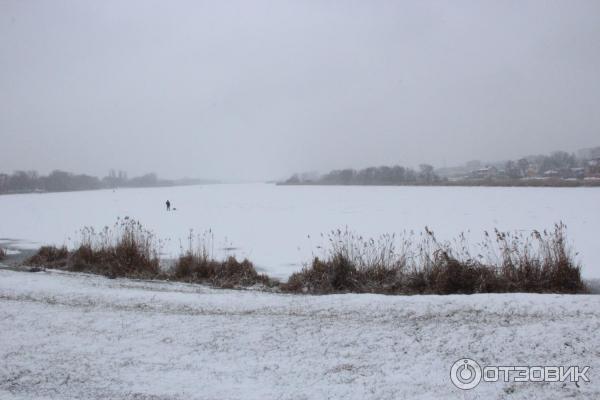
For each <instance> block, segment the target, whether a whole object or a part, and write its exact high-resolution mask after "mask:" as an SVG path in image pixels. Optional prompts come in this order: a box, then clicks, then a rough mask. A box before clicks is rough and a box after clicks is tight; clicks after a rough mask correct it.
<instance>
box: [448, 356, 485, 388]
mask: <svg viewBox="0 0 600 400" xmlns="http://www.w3.org/2000/svg"><path fill="white" fill-rule="evenodd" d="M450 380H451V381H452V383H453V384H454V386H456V387H457V388H459V389H463V390H468V389H473V388H474V387H475V386H477V385H478V384H479V382H480V381H481V367H480V366H479V364H477V362H475V360H471V359H470V358H461V359H460V360H458V361H456V362H455V363H454V364H452V368H451V369H450Z"/></svg>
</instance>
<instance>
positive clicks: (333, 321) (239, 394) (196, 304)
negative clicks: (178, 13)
mask: <svg viewBox="0 0 600 400" xmlns="http://www.w3.org/2000/svg"><path fill="white" fill-rule="evenodd" d="M0 321H1V327H2V328H1V329H0V360H1V362H0V398H2V399H7V400H9V399H75V398H77V399H86V400H87V399H108V398H111V399H113V398H114V399H116V398H119V399H122V398H123V399H154V400H159V399H260V400H263V399H318V400H320V399H327V398H335V399H357V400H366V399H453V398H456V399H475V398H481V399H500V398H510V399H525V398H526V399H534V398H546V399H549V398H588V399H598V398H600V375H598V371H600V336H599V335H598V331H599V330H600V296H584V295H579V296H573V295H535V294H508V295H503V294H494V295H472V296H460V295H455V296H412V297H410V296H381V295H357V294H348V295H330V296H298V295H282V294H274V293H264V292H254V291H231V290H213V289H209V288H206V287H203V286H193V285H186V284H178V283H177V284H176V283H168V282H143V281H132V280H127V279H116V280H110V279H107V278H104V277H100V276H92V275H85V274H71V273H65V272H53V271H49V272H40V273H29V272H15V271H9V270H0ZM462 357H470V358H472V359H474V360H476V361H478V362H479V363H480V364H482V365H556V366H570V365H577V366H591V371H590V373H589V374H588V377H589V379H590V382H589V383H584V382H581V383H579V384H578V386H577V385H575V384H574V383H566V384H562V383H486V382H482V383H480V384H479V386H477V387H476V388H475V389H473V390H470V391H461V390H459V389H457V388H455V387H454V386H453V385H452V384H451V382H450V379H449V372H450V367H451V365H452V363H453V362H454V361H456V360H457V359H460V358H462Z"/></svg>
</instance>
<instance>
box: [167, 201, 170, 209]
mask: <svg viewBox="0 0 600 400" xmlns="http://www.w3.org/2000/svg"><path fill="white" fill-rule="evenodd" d="M167 211H171V202H170V201H169V200H167Z"/></svg>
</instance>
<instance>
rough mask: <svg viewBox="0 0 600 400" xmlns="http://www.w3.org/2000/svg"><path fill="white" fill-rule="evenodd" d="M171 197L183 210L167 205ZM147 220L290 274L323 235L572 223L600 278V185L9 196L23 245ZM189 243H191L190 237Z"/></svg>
mask: <svg viewBox="0 0 600 400" xmlns="http://www.w3.org/2000/svg"><path fill="white" fill-rule="evenodd" d="M167 199H169V200H170V201H171V203H172V207H175V208H177V210H176V211H172V212H166V210H165V204H164V203H165V201H166V200H167ZM124 216H130V217H134V218H136V219H139V220H140V221H141V222H142V223H143V224H144V225H145V226H146V227H148V228H150V229H152V230H153V231H155V232H156V234H157V235H158V236H159V237H161V238H163V239H169V240H168V242H167V243H166V245H165V247H164V252H165V255H166V256H175V255H177V254H178V253H179V249H180V244H181V242H182V241H183V242H185V238H186V236H187V234H188V231H189V229H191V228H193V229H194V230H195V231H196V232H202V231H205V230H208V229H212V231H213V233H214V236H215V250H216V252H219V249H223V248H227V249H228V250H222V251H220V253H233V254H236V255H237V256H240V257H245V256H246V257H249V258H250V259H251V260H252V261H253V262H255V264H257V266H258V267H259V268H262V269H263V270H265V271H267V272H268V273H269V274H271V275H273V276H276V277H280V278H285V277H287V276H288V275H289V274H290V273H292V272H294V271H296V270H298V269H299V268H301V264H302V263H303V262H307V261H309V260H310V258H311V256H312V254H313V253H315V254H319V250H318V249H317V247H318V246H321V245H325V244H326V243H325V241H324V240H323V239H322V238H321V236H320V234H321V233H326V232H328V231H330V230H332V229H336V228H342V229H343V228H345V227H348V229H350V230H353V231H355V232H357V233H360V234H362V235H364V236H376V235H379V234H381V233H392V232H401V231H402V230H415V231H422V230H423V228H424V227H425V226H429V227H430V228H432V229H433V230H434V231H435V232H436V234H437V236H438V237H439V238H442V239H451V238H454V237H456V236H457V235H458V234H459V233H460V232H463V231H470V233H469V234H468V236H470V237H471V238H472V240H475V241H477V240H480V239H481V238H482V235H483V231H484V230H491V229H493V228H495V227H496V228H499V229H501V230H508V231H514V230H524V231H530V230H531V229H544V228H552V226H553V224H554V223H556V222H558V221H563V222H564V223H566V224H567V227H568V234H569V238H570V240H571V241H572V242H573V244H574V246H575V249H576V250H577V251H578V252H579V253H580V256H579V257H580V260H581V261H582V262H583V264H584V276H586V277H588V278H600V246H598V241H597V232H598V231H599V229H600V188H491V187H468V188H466V187H343V186H327V187H323V186H275V185H270V184H227V185H205V186H187V187H168V188H150V189H118V190H115V191H113V190H102V191H89V192H71V193H46V194H23V195H6V196H0V238H8V239H11V238H12V239H21V240H23V242H20V243H19V244H18V245H19V246H21V247H34V246H37V245H39V244H48V243H53V244H59V245H60V244H67V245H71V244H73V239H76V238H77V237H78V235H77V230H78V229H80V228H82V227H83V226H85V225H91V226H94V227H96V228H102V227H103V226H105V225H112V224H113V223H114V222H115V221H116V218H117V217H124ZM184 245H185V243H184Z"/></svg>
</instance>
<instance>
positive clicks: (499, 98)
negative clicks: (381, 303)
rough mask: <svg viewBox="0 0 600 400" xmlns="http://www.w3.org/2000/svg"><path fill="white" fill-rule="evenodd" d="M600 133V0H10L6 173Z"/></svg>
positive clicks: (447, 157) (211, 162)
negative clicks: (23, 170)
mask: <svg viewBox="0 0 600 400" xmlns="http://www.w3.org/2000/svg"><path fill="white" fill-rule="evenodd" d="M595 145H600V1H596V0H592V1H573V0H563V1H523V0H516V1H493V2H491V1H480V0H477V1H475V0H474V1H439V2H438V1H356V2H354V1H324V0H319V1H316V0H315V1H301V0H297V1H282V0H278V1H269V2H266V1H247V0H246V1H221V0H219V1H210V2H203V1H189V2H187V1H166V0H165V1H146V0H144V1H127V0H118V1H105V0H102V1H96V0H95V1H81V0H77V1H75V0H73V1H57V0H53V1H37V0H28V1H11V0H0V171H5V172H8V171H12V170H15V169H37V170H39V171H40V172H44V173H45V172H48V171H49V170H52V169H64V170H70V171H73V172H85V173H91V174H95V175H105V174H106V173H107V171H108V169H109V168H117V169H125V170H127V171H129V173H130V175H135V174H140V173H143V172H149V171H155V172H157V173H158V174H159V175H161V176H163V177H171V178H174V177H181V176H194V177H212V178H219V179H247V180H253V179H269V178H280V177H284V176H286V175H288V174H290V173H292V172H294V171H305V170H328V169H331V168H340V167H349V166H350V167H364V166H367V165H383V164H395V163H400V164H403V165H408V166H414V165H417V164H419V163H421V162H430V163H432V164H434V165H436V166H444V165H448V166H449V165H453V164H457V163H462V162H464V161H467V160H470V159H484V160H498V159H506V158H514V157H518V156H521V155H525V154H530V153H545V152H550V151H552V150H557V149H564V150H567V151H574V150H577V149H578V148H581V147H587V146H595Z"/></svg>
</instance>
